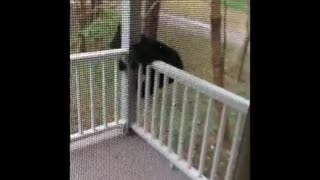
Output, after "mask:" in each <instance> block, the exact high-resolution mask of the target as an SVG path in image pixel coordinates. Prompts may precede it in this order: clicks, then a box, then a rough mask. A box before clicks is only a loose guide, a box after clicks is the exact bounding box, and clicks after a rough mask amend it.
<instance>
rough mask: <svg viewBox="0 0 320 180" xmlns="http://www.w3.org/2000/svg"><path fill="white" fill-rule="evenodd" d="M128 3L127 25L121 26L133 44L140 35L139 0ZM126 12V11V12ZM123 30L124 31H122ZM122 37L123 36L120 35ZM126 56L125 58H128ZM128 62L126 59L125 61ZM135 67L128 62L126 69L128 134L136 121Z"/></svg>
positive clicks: (126, 130) (130, 0) (126, 131)
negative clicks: (126, 28) (124, 28)
mask: <svg viewBox="0 0 320 180" xmlns="http://www.w3.org/2000/svg"><path fill="white" fill-rule="evenodd" d="M127 1H129V2H130V3H126V5H129V6H130V7H129V8H130V9H129V8H125V9H126V10H129V12H130V13H129V14H128V15H129V17H128V20H129V27H128V26H123V27H128V28H129V32H128V31H127V32H128V35H129V37H128V36H127V38H129V39H130V41H129V42H130V43H129V44H135V43H137V42H139V40H140V35H141V17H140V16H141V13H140V12H141V0H127ZM127 13H128V12H127ZM128 20H127V22H125V21H124V20H123V21H122V23H123V24H124V23H128ZM123 32H124V31H123ZM122 37H124V36H122ZM130 53H131V52H130V51H129V56H128V57H130ZM128 57H127V58H128ZM127 62H128V61H127ZM137 74H138V72H137V69H132V68H131V66H130V64H129V66H128V71H127V76H126V78H127V80H128V81H127V82H128V84H127V90H128V91H127V93H128V95H127V98H128V99H127V100H128V101H127V104H126V105H125V104H124V106H126V107H125V109H126V111H127V114H126V115H127V123H126V127H125V133H126V134H128V133H129V132H130V131H129V129H130V127H131V124H132V123H133V122H135V121H136V117H137V116H136V102H137Z"/></svg>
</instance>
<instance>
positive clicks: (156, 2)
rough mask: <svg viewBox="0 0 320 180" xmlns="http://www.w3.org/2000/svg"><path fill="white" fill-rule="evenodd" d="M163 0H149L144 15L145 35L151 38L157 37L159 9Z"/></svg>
mask: <svg viewBox="0 0 320 180" xmlns="http://www.w3.org/2000/svg"><path fill="white" fill-rule="evenodd" d="M160 2H161V0H147V2H146V11H145V12H146V13H145V17H144V29H143V32H144V35H145V36H147V37H148V38H150V39H157V30H158V21H159V11H160V4H161V3H160Z"/></svg>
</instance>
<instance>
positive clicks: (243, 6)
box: [227, 0, 249, 12]
mask: <svg viewBox="0 0 320 180" xmlns="http://www.w3.org/2000/svg"><path fill="white" fill-rule="evenodd" d="M248 6H249V5H248V0H227V7H228V8H232V9H235V10H240V11H243V12H247V11H248Z"/></svg>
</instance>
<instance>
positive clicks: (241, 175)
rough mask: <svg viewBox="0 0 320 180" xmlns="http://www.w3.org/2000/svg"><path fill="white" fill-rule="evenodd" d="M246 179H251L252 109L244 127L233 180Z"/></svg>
mask: <svg viewBox="0 0 320 180" xmlns="http://www.w3.org/2000/svg"><path fill="white" fill-rule="evenodd" d="M245 179H250V107H249V110H248V113H247V119H246V121H245V125H244V131H243V136H242V141H241V144H240V150H239V156H238V159H237V162H236V167H235V174H234V178H233V180H245Z"/></svg>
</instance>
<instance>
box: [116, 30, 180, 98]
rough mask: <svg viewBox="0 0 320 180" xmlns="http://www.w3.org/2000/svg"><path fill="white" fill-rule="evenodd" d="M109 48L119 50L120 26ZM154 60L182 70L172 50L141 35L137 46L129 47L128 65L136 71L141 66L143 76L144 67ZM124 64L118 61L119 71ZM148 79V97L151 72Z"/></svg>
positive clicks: (178, 59) (176, 54) (151, 80)
mask: <svg viewBox="0 0 320 180" xmlns="http://www.w3.org/2000/svg"><path fill="white" fill-rule="evenodd" d="M110 47H111V48H120V47H121V26H120V25H119V26H118V31H117V33H116V35H115V37H114V39H113V41H112V43H111V45H110ZM155 60H160V61H163V62H165V63H167V64H170V65H172V66H174V67H176V68H179V69H183V63H182V61H181V58H180V56H179V54H178V52H177V51H175V50H174V49H173V48H171V47H169V46H167V45H166V44H164V43H162V42H159V41H157V40H153V39H150V38H147V37H146V36H144V35H142V36H141V40H140V42H139V43H137V44H133V45H132V46H131V47H130V55H129V64H131V67H132V68H134V69H136V68H137V67H138V64H142V67H143V74H144V75H145V74H146V66H147V65H149V64H151V63H152V62H153V61H155ZM126 68H127V67H126V64H125V63H124V62H123V61H122V60H120V61H119V69H120V71H124V70H126ZM150 75H151V78H150V95H152V94H153V86H154V76H155V72H154V70H153V69H152V70H151V74H150ZM172 82H173V79H171V78H169V83H172ZM163 83H164V75H163V74H160V81H159V88H162V87H163ZM144 86H145V85H144V82H143V83H142V97H144V90H145V88H144Z"/></svg>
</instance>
